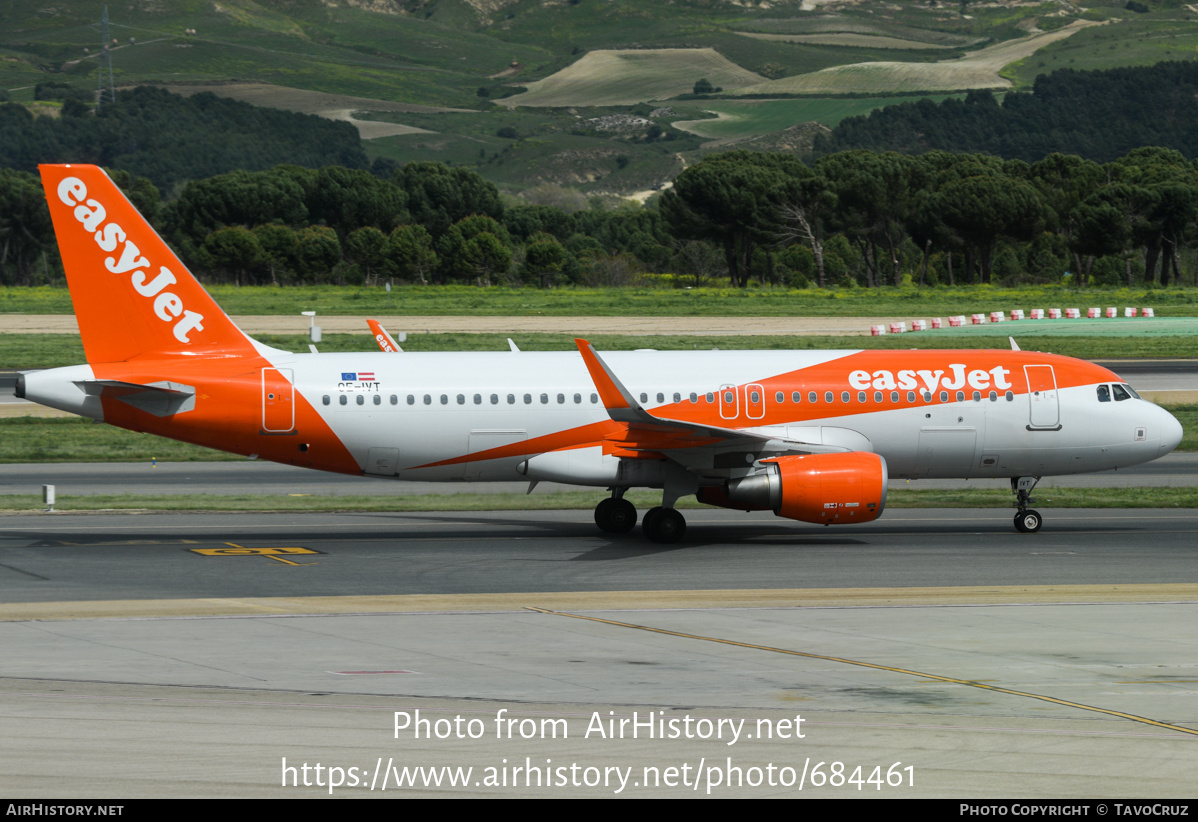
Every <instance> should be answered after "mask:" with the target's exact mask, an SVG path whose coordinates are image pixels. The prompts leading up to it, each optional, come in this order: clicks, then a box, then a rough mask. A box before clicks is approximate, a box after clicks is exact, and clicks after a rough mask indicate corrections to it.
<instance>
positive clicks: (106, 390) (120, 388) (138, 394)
mask: <svg viewBox="0 0 1198 822" xmlns="http://www.w3.org/2000/svg"><path fill="white" fill-rule="evenodd" d="M75 385H77V386H79V389H80V390H81V391H83V393H84V394H87V395H88V396H91V397H103V398H105V399H111V400H118V401H120V402H123V403H125V404H126V405H129V406H132V407H133V408H136V409H138V410H139V411H145V412H146V413H147V414H153V415H154V416H156V417H169V416H171V415H173V414H181V413H183V412H186V411H190V410H192V409H193V408H195V404H196V390H195V388H194V387H192V386H190V385H182V384H180V383H176V382H154V383H148V384H146V385H142V384H141V383H135V382H123V381H121V380H76V381H75Z"/></svg>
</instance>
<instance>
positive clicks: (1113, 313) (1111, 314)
mask: <svg viewBox="0 0 1198 822" xmlns="http://www.w3.org/2000/svg"><path fill="white" fill-rule="evenodd" d="M1106 315H1107V317H1108V318H1110V319H1112V320H1113V319H1115V318H1116V317H1118V316H1119V309H1118V308H1115V307H1113V306H1112V307H1111V308H1108V309H1107V310H1106Z"/></svg>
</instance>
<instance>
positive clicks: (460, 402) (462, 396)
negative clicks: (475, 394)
mask: <svg viewBox="0 0 1198 822" xmlns="http://www.w3.org/2000/svg"><path fill="white" fill-rule="evenodd" d="M465 404H466V395H465V394H458V405H465Z"/></svg>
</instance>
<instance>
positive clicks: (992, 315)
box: [990, 311, 1007, 323]
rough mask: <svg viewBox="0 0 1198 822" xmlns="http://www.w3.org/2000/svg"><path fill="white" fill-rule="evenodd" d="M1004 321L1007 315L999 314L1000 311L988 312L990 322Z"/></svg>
mask: <svg viewBox="0 0 1198 822" xmlns="http://www.w3.org/2000/svg"><path fill="white" fill-rule="evenodd" d="M1006 321H1007V315H1006V314H1004V313H1003V312H1001V311H991V312H990V322H992V323H1005V322H1006Z"/></svg>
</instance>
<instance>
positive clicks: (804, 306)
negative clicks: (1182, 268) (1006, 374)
mask: <svg viewBox="0 0 1198 822" xmlns="http://www.w3.org/2000/svg"><path fill="white" fill-rule="evenodd" d="M208 291H209V292H210V293H211V294H212V296H213V297H214V298H215V299H216V301H217V303H219V304H220V306H221V307H222V308H224V310H225V311H226V312H228V313H229V314H233V315H240V314H278V315H290V314H295V315H298V314H299V312H300V311H306V310H316V311H318V312H319V313H320V314H341V315H356V314H366V313H369V314H398V313H403V314H411V315H438V316H453V315H487V316H525V317H528V316H536V315H538V314H545V315H553V316H605V317H612V316H641V317H644V316H650V317H670V316H675V317H755V316H761V317H788V316H806V317H811V316H817V317H819V316H822V317H887V316H897V317H904V318H917V317H937V316H940V317H945V316H948V315H950V314H971V313H975V312H989V311H1010V310H1011V309H1013V308H1023V309H1025V310H1026V309H1029V308H1032V307H1036V306H1042V307H1045V308H1048V307H1056V306H1060V307H1082V308H1086V307H1089V306H1091V305H1098V306H1111V305H1113V306H1119V307H1122V306H1129V305H1132V306H1152V307H1153V308H1155V309H1156V313H1157V315H1158V316H1161V317H1194V316H1198V289H1195V288H1168V289H1142V288H1141V289H1126V288H1119V289H1108V288H1088V289H1080V290H1079V289H1071V288H1058V287H1048V286H1042V287H1032V286H1029V287H1025V288H997V287H991V286H958V287H952V288H950V287H938V288H924V289H918V288H913V287H903V288H889V287H888V288H877V289H864V288H852V289H823V290H821V289H817V288H806V289H797V290H796V289H785V288H757V287H750V288H741V289H737V288H716V287H711V288H696V289H686V288H612V289H604V288H558V289H552V290H544V289H532V288H502V287H496V288H477V287H475V286H418V285H412V286H400V287H398V288H395V289H393V290H392V292H391V299H390V301H388V298H387V294H386V292H385V291H384V290H383V289H382V288H365V287H344V288H342V287H337V286H302V287H296V288H274V287H271V286H242V287H239V286H232V285H217V286H210V287H209V288H208ZM0 313H2V314H71V313H73V309H72V307H71V301H70V295H69V294H68V293H67V290H66V289H65V288H51V287H41V288H19V287H3V288H0ZM1007 328H1011V326H1006V327H1005V328H1004V334H1005V333H1010V332H1009V331H1006V329H1007Z"/></svg>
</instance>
